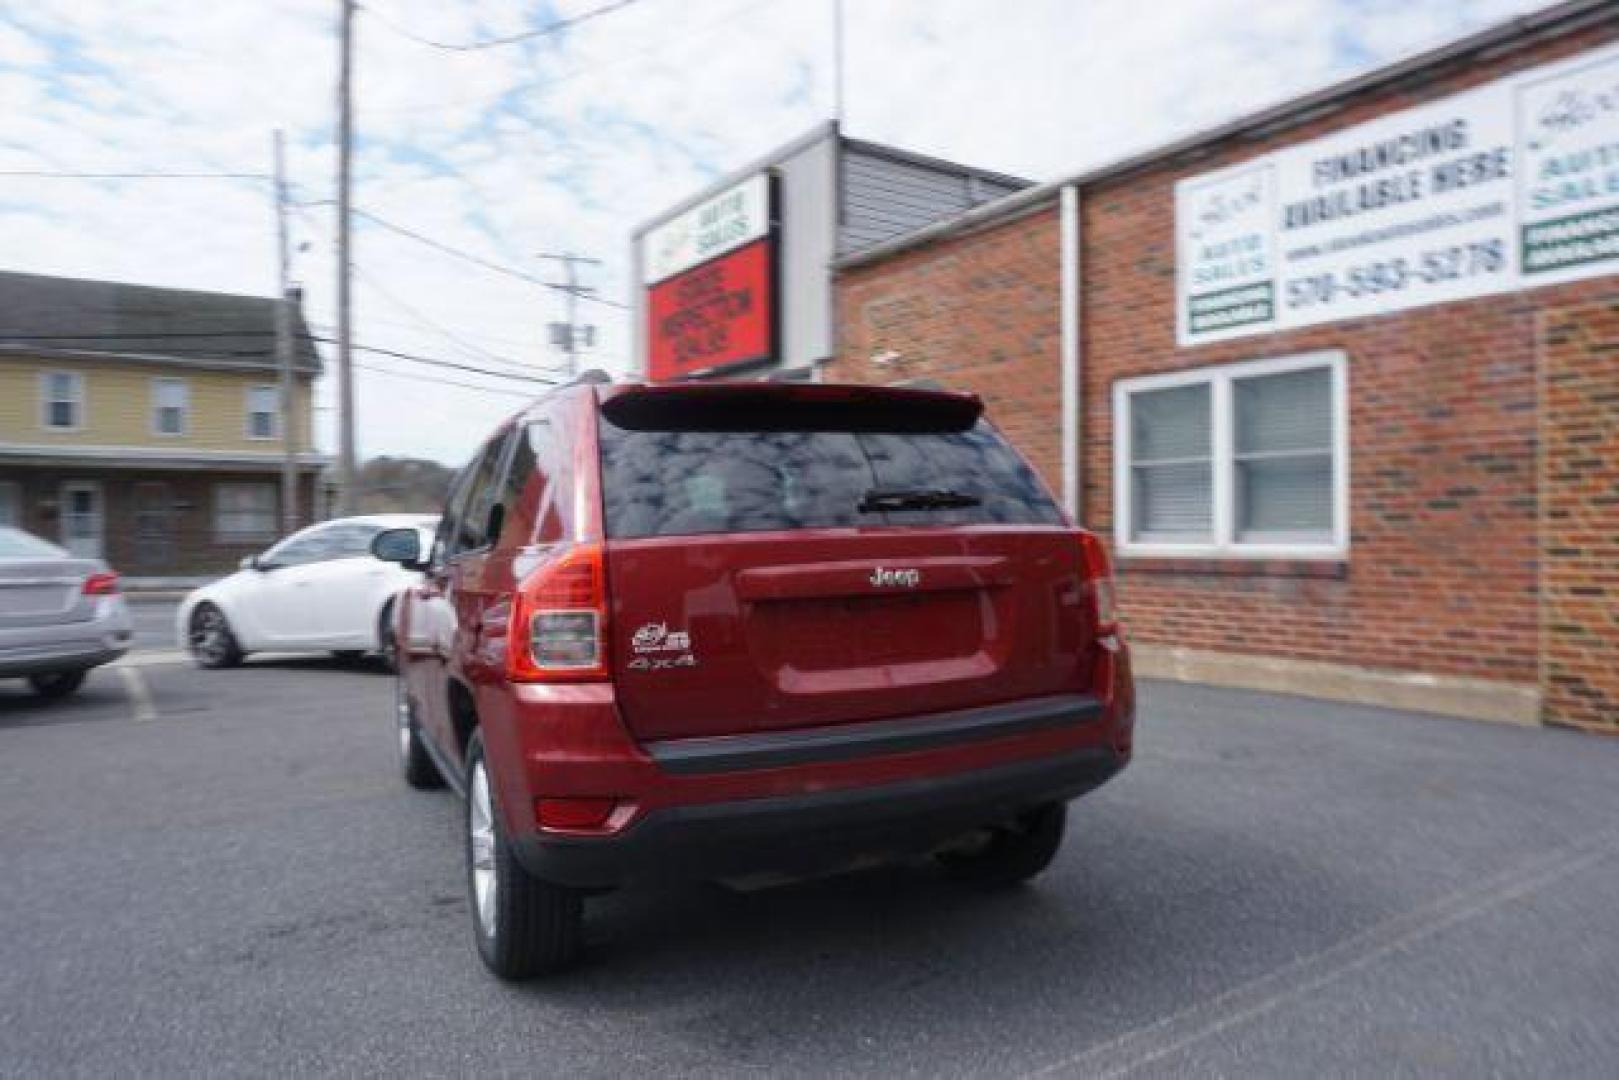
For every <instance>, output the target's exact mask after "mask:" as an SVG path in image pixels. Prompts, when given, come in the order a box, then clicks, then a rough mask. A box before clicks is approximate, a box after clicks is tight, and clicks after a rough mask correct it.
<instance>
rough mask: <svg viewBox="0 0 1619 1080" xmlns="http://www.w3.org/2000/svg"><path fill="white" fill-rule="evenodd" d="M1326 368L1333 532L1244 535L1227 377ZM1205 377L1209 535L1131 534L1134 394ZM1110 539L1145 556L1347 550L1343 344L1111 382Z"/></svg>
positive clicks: (1337, 555) (1316, 554) (1125, 551)
mask: <svg viewBox="0 0 1619 1080" xmlns="http://www.w3.org/2000/svg"><path fill="white" fill-rule="evenodd" d="M1317 368H1325V369H1327V370H1328V371H1330V372H1331V373H1332V378H1331V383H1332V539H1331V540H1330V541H1326V542H1317V543H1311V542H1307V541H1296V542H1287V543H1266V542H1258V543H1256V542H1243V541H1241V540H1238V539H1237V536H1236V506H1235V489H1236V484H1235V477H1236V440H1235V437H1234V436H1235V433H1234V432H1233V430H1232V428H1233V426H1234V425H1233V420H1232V418H1233V416H1234V415H1235V402H1234V400H1233V394H1232V389H1231V384H1232V382H1233V381H1235V380H1237V379H1244V378H1251V377H1253V376H1262V375H1282V374H1286V373H1287V372H1292V371H1310V370H1313V369H1317ZM1204 384H1206V385H1208V387H1209V401H1210V405H1209V407H1210V408H1211V409H1212V410H1213V416H1212V417H1211V418H1210V420H1211V424H1210V441H1211V443H1212V445H1211V446H1210V451H1211V456H1212V459H1213V462H1212V468H1213V469H1214V476H1213V500H1214V505H1213V507H1212V508H1211V509H1212V511H1213V514H1212V518H1213V521H1212V529H1211V532H1212V535H1211V538H1210V539H1209V540H1207V541H1194V542H1187V543H1181V542H1174V543H1170V542H1164V541H1141V540H1133V539H1131V537H1130V523H1131V520H1132V513H1133V508H1132V507H1131V505H1130V500H1131V492H1132V490H1133V485H1132V484H1131V482H1130V480H1131V478H1130V466H1131V456H1130V447H1131V440H1130V426H1131V414H1130V408H1131V399H1132V398H1133V397H1134V395H1136V394H1139V393H1143V392H1145V391H1150V390H1164V389H1168V388H1170V387H1176V386H1193V385H1204ZM1113 540H1114V544H1115V546H1116V549H1117V550H1118V552H1119V554H1121V555H1126V556H1130V555H1135V556H1143V557H1149V558H1188V559H1197V558H1210V557H1214V558H1222V559H1228V558H1229V559H1276V558H1285V559H1323V560H1341V559H1344V558H1347V557H1348V555H1349V364H1348V361H1347V358H1346V357H1345V355H1344V352H1343V350H1341V349H1323V350H1319V351H1316V352H1308V353H1299V354H1296V355H1292V356H1279V357H1273V358H1269V359H1264V360H1247V361H1242V362H1239V363H1234V364H1219V365H1215V366H1212V367H1200V368H1192V369H1190V370H1187V371H1175V372H1170V373H1167V374H1164V375H1146V376H1142V377H1139V378H1134V379H1121V380H1119V381H1118V382H1116V383H1114V384H1113Z"/></svg>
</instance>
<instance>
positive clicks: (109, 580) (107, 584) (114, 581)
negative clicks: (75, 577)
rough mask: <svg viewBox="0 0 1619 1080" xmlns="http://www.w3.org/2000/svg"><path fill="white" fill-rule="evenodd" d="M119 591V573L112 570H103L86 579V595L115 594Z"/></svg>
mask: <svg viewBox="0 0 1619 1080" xmlns="http://www.w3.org/2000/svg"><path fill="white" fill-rule="evenodd" d="M117 592H118V575H117V574H115V573H113V572H112V571H111V570H103V571H101V572H99V573H95V574H91V575H90V576H89V577H87V578H85V579H84V595H86V596H114V595H116V594H117Z"/></svg>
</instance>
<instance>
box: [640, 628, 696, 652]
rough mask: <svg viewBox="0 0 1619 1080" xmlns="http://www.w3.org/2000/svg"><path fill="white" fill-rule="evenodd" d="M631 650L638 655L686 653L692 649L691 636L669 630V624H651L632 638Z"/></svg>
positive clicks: (683, 632) (684, 632)
mask: <svg viewBox="0 0 1619 1080" xmlns="http://www.w3.org/2000/svg"><path fill="white" fill-rule="evenodd" d="M630 648H632V649H634V650H635V651H636V652H638V653H654V652H685V651H687V650H689V649H690V648H691V635H690V634H689V633H687V632H686V631H684V630H671V629H669V624H668V623H662V622H649V623H647V624H646V625H645V626H643V627H641V628H640V629H639V630H637V631H636V632H635V636H634V637H632V638H630Z"/></svg>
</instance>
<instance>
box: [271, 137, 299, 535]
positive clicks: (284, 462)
mask: <svg viewBox="0 0 1619 1080" xmlns="http://www.w3.org/2000/svg"><path fill="white" fill-rule="evenodd" d="M275 233H276V247H277V250H278V253H279V264H280V270H279V273H278V275H277V280H278V282H279V285H280V291H281V300H280V302H279V303H277V304H276V306H275V360H276V368H277V369H278V370H279V372H280V376H281V379H280V381H281V395H280V396H281V408H280V410H279V411H280V416H281V534H282V535H283V536H287V535H290V534H291V533H294V532H296V531H297V529H298V443H297V438H298V423H297V419H298V413H297V409H296V407H295V406H294V404H293V390H294V384H293V376H292V365H293V355H294V351H293V341H292V335H293V325H294V323H293V315H294V313H295V309H294V305H295V304H297V302H298V300H297V297H296V294H295V293H294V292H293V291H292V253H291V250H290V248H289V247H288V244H287V166H286V154H285V151H284V149H283V147H282V138H281V129H280V128H276V129H275Z"/></svg>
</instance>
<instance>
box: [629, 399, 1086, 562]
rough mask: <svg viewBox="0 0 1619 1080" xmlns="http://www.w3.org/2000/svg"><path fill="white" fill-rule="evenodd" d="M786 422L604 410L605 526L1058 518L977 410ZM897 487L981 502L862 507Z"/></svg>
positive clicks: (652, 531) (691, 529) (668, 528)
mask: <svg viewBox="0 0 1619 1080" xmlns="http://www.w3.org/2000/svg"><path fill="white" fill-rule="evenodd" d="M785 426H786V425H782V424H780V423H773V424H772V426H771V429H770V430H765V431H736V430H725V431H690V430H681V431H658V430H641V429H639V428H638V429H636V430H629V429H626V428H622V427H619V426H618V425H616V424H614V423H613V422H612V420H611V419H609V418H608V417H607V416H605V415H604V416H602V417H601V423H600V432H601V455H602V499H603V503H604V507H605V510H606V515H607V534H608V536H610V537H613V538H615V539H631V538H635V537H646V536H686V535H696V534H702V533H721V532H763V531H770V530H779V529H816V528H839V527H858V526H862V525H914V526H930V525H1057V524H1060V523H1061V521H1062V517H1061V515H1060V513H1059V512H1058V510H1057V507H1056V506H1055V505H1054V504H1053V503H1052V501H1051V497H1050V496H1049V495H1047V494H1046V491H1045V489H1044V488H1043V487H1042V486H1041V484H1040V481H1039V479H1038V478H1037V477H1036V476H1035V475H1034V472H1033V471H1032V470H1031V469H1030V468H1029V467H1028V466H1027V465H1025V464H1024V463H1023V460H1022V459H1021V458H1019V457H1018V456H1017V454H1015V453H1014V452H1013V451H1012V450H1011V448H1010V447H1008V446H1007V445H1006V443H1005V442H1004V441H1003V440H1002V439H1001V437H1000V435H999V434H997V433H996V432H995V430H994V429H993V428H991V427H990V426H989V425H988V424H985V423H983V422H982V421H980V422H978V423H977V424H975V425H974V426H972V427H971V428H969V429H967V430H964V431H873V430H868V429H867V428H869V424H862V425H861V427H862V430H854V431H851V430H836V426H835V425H820V426H817V427H814V428H809V429H807V430H783V428H784V427H785ZM806 426H807V425H806ZM896 491H906V492H917V491H947V492H953V493H958V494H961V495H965V496H970V497H972V498H974V499H976V500H977V505H974V506H953V507H947V508H934V509H926V510H913V509H901V510H895V509H888V510H875V511H874V510H870V509H868V510H865V511H862V509H861V503H862V502H863V501H865V500H866V498H867V496H868V495H870V494H871V493H873V492H896Z"/></svg>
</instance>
